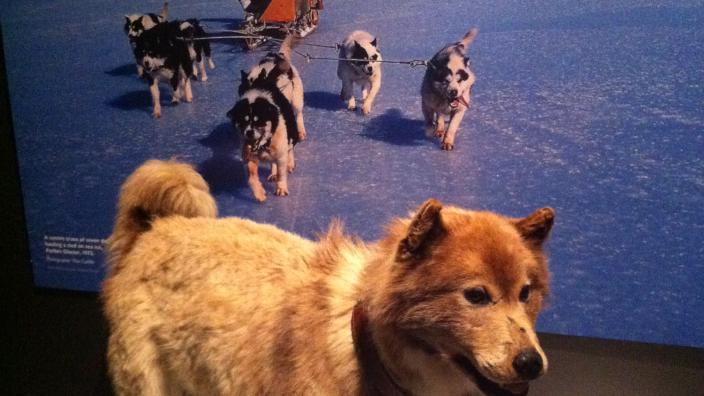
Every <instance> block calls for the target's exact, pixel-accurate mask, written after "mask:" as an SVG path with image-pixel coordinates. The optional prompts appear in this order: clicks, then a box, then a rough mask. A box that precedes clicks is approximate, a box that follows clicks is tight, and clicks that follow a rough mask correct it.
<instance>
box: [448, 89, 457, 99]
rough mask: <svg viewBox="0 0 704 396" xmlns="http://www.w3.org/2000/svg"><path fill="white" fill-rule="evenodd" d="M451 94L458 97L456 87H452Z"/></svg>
mask: <svg viewBox="0 0 704 396" xmlns="http://www.w3.org/2000/svg"><path fill="white" fill-rule="evenodd" d="M449 94H450V96H452V97H453V98H456V97H457V90H456V89H451V90H450V92H449Z"/></svg>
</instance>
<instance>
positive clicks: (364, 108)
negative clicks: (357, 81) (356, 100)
mask: <svg viewBox="0 0 704 396" xmlns="http://www.w3.org/2000/svg"><path fill="white" fill-rule="evenodd" d="M371 112H372V106H371V105H367V104H364V105H363V106H362V114H364V115H369V113H371Z"/></svg>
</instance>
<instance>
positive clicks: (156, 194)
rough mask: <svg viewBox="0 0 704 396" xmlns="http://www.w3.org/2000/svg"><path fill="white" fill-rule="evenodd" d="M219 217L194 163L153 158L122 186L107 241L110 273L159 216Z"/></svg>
mask: <svg viewBox="0 0 704 396" xmlns="http://www.w3.org/2000/svg"><path fill="white" fill-rule="evenodd" d="M174 215H178V216H184V217H216V216H217V206H216V204H215V200H214V199H213V197H212V195H210V189H209V188H208V183H206V181H205V180H203V177H201V175H200V174H198V172H196V171H195V169H193V167H192V166H190V165H188V164H184V163H180V162H176V161H159V160H150V161H147V162H145V163H144V164H142V165H141V166H140V167H139V168H137V170H135V171H134V172H133V173H132V174H131V175H130V176H129V177H128V178H127V180H125V182H124V183H123V184H122V187H121V188H120V196H119V199H118V202H117V217H116V219H115V228H114V229H113V232H112V235H110V238H108V241H107V246H106V247H107V262H108V270H109V271H110V273H115V272H117V271H119V268H120V266H121V263H120V262H121V260H122V257H124V255H125V254H127V253H129V251H130V250H131V249H132V246H133V245H134V243H135V241H136V240H137V238H138V237H139V235H140V234H142V233H143V232H145V231H148V230H149V229H150V228H151V222H152V221H153V220H154V219H156V218H158V217H168V216H174Z"/></svg>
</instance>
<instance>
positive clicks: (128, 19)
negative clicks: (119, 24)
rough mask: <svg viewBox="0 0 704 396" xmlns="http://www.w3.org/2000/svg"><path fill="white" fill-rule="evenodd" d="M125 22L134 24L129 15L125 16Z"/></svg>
mask: <svg viewBox="0 0 704 396" xmlns="http://www.w3.org/2000/svg"><path fill="white" fill-rule="evenodd" d="M125 22H127V23H130V22H132V20H130V16H129V15H125Z"/></svg>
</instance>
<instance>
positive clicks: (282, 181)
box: [276, 151, 288, 197]
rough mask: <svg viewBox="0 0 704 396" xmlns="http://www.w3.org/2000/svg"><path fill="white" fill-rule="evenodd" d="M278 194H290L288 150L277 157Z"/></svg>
mask: <svg viewBox="0 0 704 396" xmlns="http://www.w3.org/2000/svg"><path fill="white" fill-rule="evenodd" d="M276 170H277V175H276V195H278V196H280V197H283V196H286V195H288V180H287V179H288V152H287V151H284V153H283V154H282V155H279V156H278V157H277V158H276Z"/></svg>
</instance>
